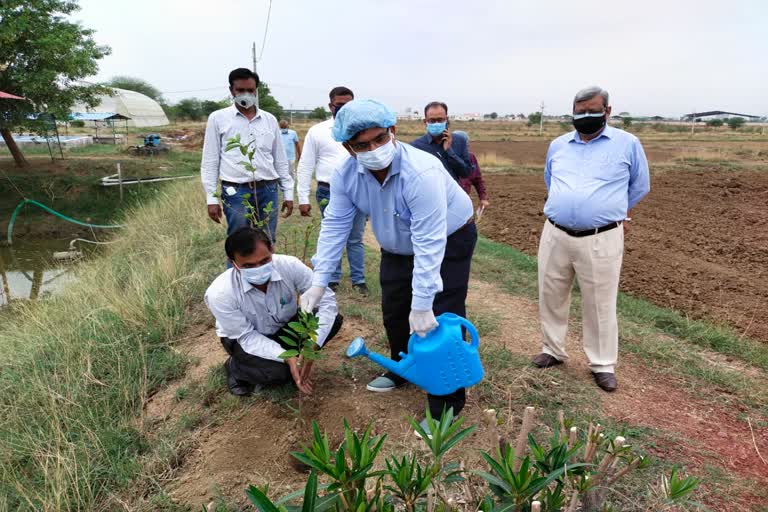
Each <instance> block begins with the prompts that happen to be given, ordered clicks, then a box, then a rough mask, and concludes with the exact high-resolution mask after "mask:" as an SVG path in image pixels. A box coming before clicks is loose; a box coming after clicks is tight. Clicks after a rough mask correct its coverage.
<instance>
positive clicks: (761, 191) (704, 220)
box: [480, 171, 768, 341]
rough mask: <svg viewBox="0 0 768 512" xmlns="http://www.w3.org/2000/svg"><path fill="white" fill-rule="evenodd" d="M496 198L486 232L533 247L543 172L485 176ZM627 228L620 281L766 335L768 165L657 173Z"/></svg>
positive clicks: (698, 314)
mask: <svg viewBox="0 0 768 512" xmlns="http://www.w3.org/2000/svg"><path fill="white" fill-rule="evenodd" d="M486 181H487V185H488V190H489V194H490V199H491V201H492V203H493V207H492V208H489V209H488V210H486V213H485V215H484V216H483V221H482V223H481V224H480V230H481V232H482V234H483V235H485V236H487V237H489V238H491V239H493V240H496V241H498V242H504V243H507V244H509V245H511V246H513V247H515V248H517V249H519V250H522V251H523V252H526V253H528V254H531V255H535V254H536V251H537V249H538V240H539V234H540V232H541V229H542V226H543V223H544V216H543V214H542V209H543V206H544V202H545V200H546V188H545V186H544V181H543V179H542V177H541V176H513V175H493V174H489V175H488V176H487V177H486ZM651 187H652V189H651V193H650V194H649V195H648V197H646V198H645V199H644V200H643V201H642V202H641V203H640V205H639V206H638V207H637V208H636V209H635V211H634V212H633V213H634V216H635V222H634V223H633V224H632V227H631V230H630V232H629V234H628V235H627V238H626V249H625V255H624V266H623V269H622V279H621V288H622V290H624V291H627V292H629V293H631V294H633V295H637V296H640V297H645V298H648V299H650V300H651V301H653V302H655V303H656V304H659V305H660V306H664V307H671V308H674V309H677V310H680V311H684V312H686V313H688V314H690V315H691V316H693V317H694V318H713V319H715V320H717V321H720V322H724V323H727V324H729V325H732V326H734V327H735V328H736V329H737V330H738V331H739V332H741V333H743V334H744V335H746V336H748V337H751V338H754V339H759V340H761V341H768V309H766V308H765V307H764V306H765V299H766V297H768V230H765V229H761V228H759V227H760V226H765V225H766V223H767V222H768V174H766V173H760V172H719V171H712V172H695V173H694V172H681V173H676V174H673V173H664V174H661V175H657V176H654V177H653V178H652V181H651Z"/></svg>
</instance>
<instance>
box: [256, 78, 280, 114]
mask: <svg viewBox="0 0 768 512" xmlns="http://www.w3.org/2000/svg"><path fill="white" fill-rule="evenodd" d="M259 108H260V109H261V110H265V111H267V112H269V113H270V114H272V115H273V116H275V117H276V118H278V119H282V118H283V117H285V116H284V115H283V107H282V106H281V105H280V103H279V102H278V101H277V100H276V99H275V98H274V97H273V96H272V91H270V90H269V86H268V85H267V84H265V83H264V82H261V83H260V84H259Z"/></svg>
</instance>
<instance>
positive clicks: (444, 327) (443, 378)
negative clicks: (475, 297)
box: [347, 313, 484, 395]
mask: <svg viewBox="0 0 768 512" xmlns="http://www.w3.org/2000/svg"><path fill="white" fill-rule="evenodd" d="M437 323H438V326H437V328H435V329H434V330H433V331H431V332H430V333H429V334H427V335H426V337H424V338H421V337H419V336H418V335H416V334H412V335H411V339H409V340H408V353H407V354H403V353H402V352H400V357H401V358H402V359H401V360H400V361H399V362H395V361H393V360H391V359H389V358H388V357H384V356H382V355H381V354H377V353H375V352H369V351H368V349H367V348H366V347H365V340H363V338H355V339H354V340H353V341H352V343H350V344H349V348H347V357H357V356H366V357H367V358H368V359H370V360H371V361H373V362H375V363H378V364H379V365H381V366H383V367H384V368H386V369H387V370H389V371H391V372H392V373H395V374H397V375H399V376H400V377H402V378H404V379H406V380H408V381H410V382H413V383H414V384H416V385H417V386H419V387H420V388H422V389H424V390H425V391H426V392H427V393H430V394H432V395H448V394H450V393H453V392H454V391H456V390H457V389H459V388H468V387H469V386H474V385H475V384H477V383H478V382H480V381H481V380H483V375H484V372H483V365H482V363H481V362H480V354H479V353H478V352H477V347H478V345H479V344H480V338H479V337H478V335H477V329H475V326H474V325H472V323H471V322H470V321H469V320H467V319H466V318H462V317H460V316H458V315H454V314H453V313H443V314H442V315H440V316H438V317H437ZM462 327H465V328H466V329H467V331H469V334H470V335H471V337H472V342H471V343H467V342H466V341H464V338H463V335H462V329H461V328H462Z"/></svg>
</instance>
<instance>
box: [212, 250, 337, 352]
mask: <svg viewBox="0 0 768 512" xmlns="http://www.w3.org/2000/svg"><path fill="white" fill-rule="evenodd" d="M272 264H273V269H272V277H271V278H270V280H269V285H268V286H267V292H266V293H264V292H262V291H261V290H259V289H258V288H256V287H255V286H253V285H251V284H250V283H247V282H243V281H242V280H241V279H240V273H239V272H238V271H237V269H235V268H230V269H229V270H226V271H225V272H224V273H223V274H221V275H220V276H219V277H217V278H216V279H214V281H213V283H211V285H210V286H209V287H208V290H206V292H205V304H206V305H207V306H208V309H210V310H211V313H213V316H214V317H216V334H218V335H219V337H222V338H232V339H235V340H237V342H238V343H240V346H241V347H242V349H243V350H244V351H245V352H247V353H249V354H251V355H254V356H257V357H262V358H264V359H271V360H273V361H283V360H282V359H280V357H279V356H280V354H282V353H283V352H284V351H285V349H284V348H283V347H281V346H280V344H279V343H277V342H276V341H273V340H271V339H269V338H267V336H266V335H272V334H274V333H276V332H277V331H279V330H280V329H281V328H282V327H284V326H285V325H286V324H287V323H288V321H289V320H290V319H291V318H293V317H294V315H296V312H297V311H298V303H297V300H296V298H297V295H298V294H302V293H304V292H305V291H307V290H308V289H309V287H310V286H311V285H312V271H311V270H310V269H309V267H307V266H306V265H305V264H304V263H302V262H301V260H299V259H298V258H294V257H293V256H287V255H282V254H276V255H274V256H272ZM337 313H338V307H337V306H336V295H335V294H334V293H333V291H332V290H331V289H330V288H326V290H325V295H323V298H322V299H321V300H320V303H319V304H318V313H317V316H318V317H319V318H320V328H319V329H318V331H317V344H318V345H319V346H321V347H322V346H323V344H324V343H325V339H326V338H327V337H328V333H329V332H330V330H331V327H333V322H334V321H335V320H336V315H337Z"/></svg>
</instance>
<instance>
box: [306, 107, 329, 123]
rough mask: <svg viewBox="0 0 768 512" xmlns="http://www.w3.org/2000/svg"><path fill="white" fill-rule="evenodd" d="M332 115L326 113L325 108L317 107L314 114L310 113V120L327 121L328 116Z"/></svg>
mask: <svg viewBox="0 0 768 512" xmlns="http://www.w3.org/2000/svg"><path fill="white" fill-rule="evenodd" d="M329 115H331V114H330V113H329V112H328V111H326V110H325V109H324V108H323V107H317V108H315V109H314V110H313V111H312V112H310V113H309V118H310V119H322V120H323V121H325V120H326V119H328V116H329Z"/></svg>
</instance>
